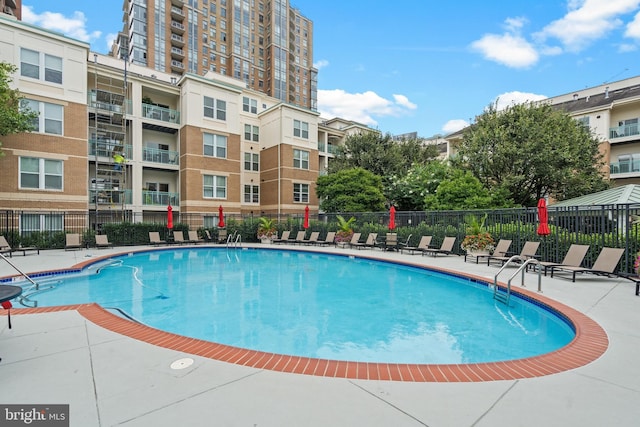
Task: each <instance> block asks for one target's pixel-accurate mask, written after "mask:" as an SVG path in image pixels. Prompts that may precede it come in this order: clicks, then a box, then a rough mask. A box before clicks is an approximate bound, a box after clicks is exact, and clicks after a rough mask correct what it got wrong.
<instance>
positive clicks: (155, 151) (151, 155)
mask: <svg viewBox="0 0 640 427" xmlns="http://www.w3.org/2000/svg"><path fill="white" fill-rule="evenodd" d="M142 155H143V159H144V161H145V162H154V163H164V164H166V165H177V164H178V161H179V156H178V152H177V151H172V150H161V149H160V148H148V147H145V148H144V150H143V152H142Z"/></svg>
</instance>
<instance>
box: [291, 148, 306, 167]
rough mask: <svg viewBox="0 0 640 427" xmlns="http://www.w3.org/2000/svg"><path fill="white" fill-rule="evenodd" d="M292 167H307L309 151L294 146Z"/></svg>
mask: <svg viewBox="0 0 640 427" xmlns="http://www.w3.org/2000/svg"><path fill="white" fill-rule="evenodd" d="M293 167H294V168H297V169H309V152H308V151H306V150H298V149H295V148H294V150H293Z"/></svg>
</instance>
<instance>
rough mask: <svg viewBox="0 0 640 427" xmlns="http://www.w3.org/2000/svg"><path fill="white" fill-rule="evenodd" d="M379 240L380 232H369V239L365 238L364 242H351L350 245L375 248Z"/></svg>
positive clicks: (359, 247)
mask: <svg viewBox="0 0 640 427" xmlns="http://www.w3.org/2000/svg"><path fill="white" fill-rule="evenodd" d="M377 240H378V233H369V235H368V236H367V240H365V241H364V242H356V243H351V244H350V246H351V247H356V248H358V249H362V248H373V247H375V245H376V241H377Z"/></svg>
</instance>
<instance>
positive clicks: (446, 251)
mask: <svg viewBox="0 0 640 427" xmlns="http://www.w3.org/2000/svg"><path fill="white" fill-rule="evenodd" d="M455 243H456V238H455V237H445V238H444V240H443V241H442V244H441V245H440V247H439V248H427V249H425V250H424V251H422V256H424V255H431V256H438V255H440V254H442V255H451V254H452V253H453V245H454V244H455Z"/></svg>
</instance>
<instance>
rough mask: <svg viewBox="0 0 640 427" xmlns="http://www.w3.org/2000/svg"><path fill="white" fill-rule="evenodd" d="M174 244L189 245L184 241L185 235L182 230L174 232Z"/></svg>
mask: <svg viewBox="0 0 640 427" xmlns="http://www.w3.org/2000/svg"><path fill="white" fill-rule="evenodd" d="M173 243H175V244H177V245H184V244H185V243H187V241H186V240H184V233H183V232H182V231H181V230H173Z"/></svg>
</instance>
